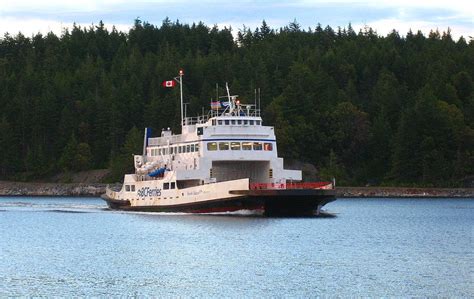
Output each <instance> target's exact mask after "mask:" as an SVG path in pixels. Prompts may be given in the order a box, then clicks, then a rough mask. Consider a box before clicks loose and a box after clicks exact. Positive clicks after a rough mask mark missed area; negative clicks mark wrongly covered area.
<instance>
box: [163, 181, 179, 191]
mask: <svg viewBox="0 0 474 299" xmlns="http://www.w3.org/2000/svg"><path fill="white" fill-rule="evenodd" d="M175 188H176V182H171V183H163V190H168V189H175Z"/></svg>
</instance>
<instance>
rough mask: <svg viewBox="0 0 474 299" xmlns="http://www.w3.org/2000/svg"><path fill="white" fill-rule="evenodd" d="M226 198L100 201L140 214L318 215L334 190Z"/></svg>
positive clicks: (236, 193)
mask: <svg viewBox="0 0 474 299" xmlns="http://www.w3.org/2000/svg"><path fill="white" fill-rule="evenodd" d="M229 193H230V194H232V197H230V198H220V199H213V200H201V201H196V202H191V203H189V202H188V203H182V204H173V205H143V206H140V205H133V206H132V205H131V204H130V202H129V201H124V200H114V199H111V198H109V197H108V196H107V195H105V194H104V195H103V196H102V198H103V199H104V200H105V201H106V202H107V204H108V206H109V207H110V208H111V209H116V210H123V211H141V212H183V213H198V214H199V213H222V212H233V211H239V210H250V211H256V212H258V213H259V214H263V215H265V216H311V215H318V214H319V212H320V210H321V207H323V206H324V205H325V204H327V203H329V202H331V201H334V200H335V199H336V198H335V195H334V194H335V192H334V190H314V189H308V190H301V189H300V190H234V191H229Z"/></svg>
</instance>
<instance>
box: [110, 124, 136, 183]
mask: <svg viewBox="0 0 474 299" xmlns="http://www.w3.org/2000/svg"><path fill="white" fill-rule="evenodd" d="M142 144H143V136H142V134H141V133H140V131H139V130H138V129H137V128H136V127H133V128H131V129H130V131H128V133H127V136H126V138H125V143H124V145H123V146H122V147H121V148H120V150H119V152H118V153H117V154H115V155H114V156H113V157H112V159H111V162H110V170H111V173H110V177H109V180H110V181H111V182H116V181H120V180H121V179H122V177H123V175H124V174H125V173H131V172H133V171H134V166H133V163H134V162H133V155H134V154H135V155H136V154H140V153H141V150H142V149H141V147H142Z"/></svg>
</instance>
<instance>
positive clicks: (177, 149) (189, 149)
mask: <svg viewBox="0 0 474 299" xmlns="http://www.w3.org/2000/svg"><path fill="white" fill-rule="evenodd" d="M198 151H199V144H197V143H193V144H187V145H179V146H170V147H169V148H168V147H163V148H152V149H151V155H152V156H161V155H168V154H171V155H173V154H184V153H194V152H198Z"/></svg>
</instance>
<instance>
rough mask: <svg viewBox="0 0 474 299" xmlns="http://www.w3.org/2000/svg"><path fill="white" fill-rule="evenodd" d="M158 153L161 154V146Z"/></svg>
mask: <svg viewBox="0 0 474 299" xmlns="http://www.w3.org/2000/svg"><path fill="white" fill-rule="evenodd" d="M158 155H160V156H161V148H159V149H158Z"/></svg>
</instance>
